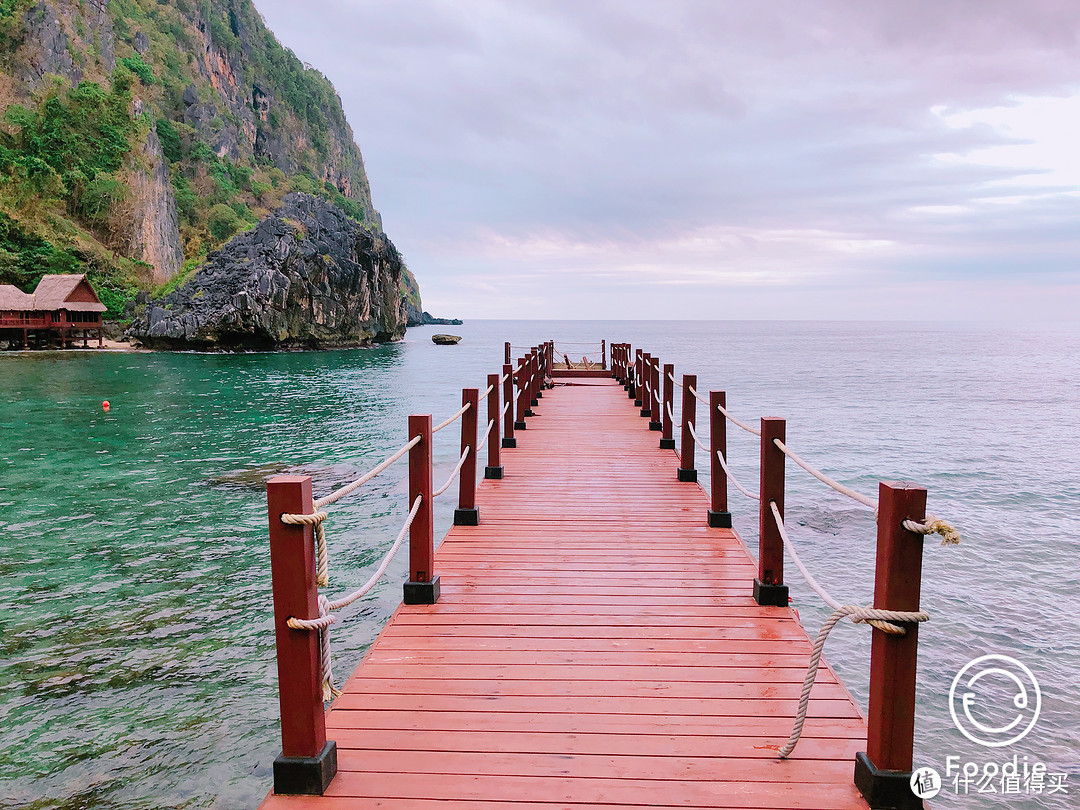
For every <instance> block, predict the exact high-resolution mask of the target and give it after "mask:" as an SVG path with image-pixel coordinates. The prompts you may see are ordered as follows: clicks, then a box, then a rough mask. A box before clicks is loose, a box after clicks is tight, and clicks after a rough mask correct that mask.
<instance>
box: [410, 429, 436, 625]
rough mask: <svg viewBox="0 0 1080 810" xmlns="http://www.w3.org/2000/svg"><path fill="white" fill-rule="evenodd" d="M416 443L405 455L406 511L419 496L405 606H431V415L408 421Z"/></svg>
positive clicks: (433, 584) (433, 583) (433, 582)
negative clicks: (407, 463)
mask: <svg viewBox="0 0 1080 810" xmlns="http://www.w3.org/2000/svg"><path fill="white" fill-rule="evenodd" d="M414 436H419V437H420V441H419V442H418V443H417V444H416V446H415V447H413V448H412V450H410V451H409V508H410V509H411V508H412V505H413V503H415V502H416V498H417V496H420V499H421V500H420V509H419V510H418V511H417V513H416V517H415V518H413V522H412V526H411V527H410V528H409V581H408V582H406V583H405V600H404V601H405V604H406V605H433V604H435V603H436V602H438V601H439V578H438V577H437V576H433V574H434V573H435V534H434V531H435V523H434V518H433V514H432V506H433V504H434V500H435V499H434V498H433V497H432V495H431V493H432V490H433V489H434V487H433V486H432V484H431V414H429V413H426V414H422V415H418V414H413V415H412V416H410V417H409V440H410V441H411V440H412V439H413V437H414Z"/></svg>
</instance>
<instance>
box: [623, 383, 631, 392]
mask: <svg viewBox="0 0 1080 810" xmlns="http://www.w3.org/2000/svg"><path fill="white" fill-rule="evenodd" d="M622 390H623V391H629V390H630V383H623V384H622Z"/></svg>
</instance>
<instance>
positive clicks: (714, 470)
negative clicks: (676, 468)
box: [707, 391, 731, 529]
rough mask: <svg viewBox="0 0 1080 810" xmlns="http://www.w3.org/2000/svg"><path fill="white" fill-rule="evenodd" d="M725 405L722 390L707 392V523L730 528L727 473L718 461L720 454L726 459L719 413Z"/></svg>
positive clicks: (724, 423) (724, 432) (723, 419)
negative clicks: (709, 482)
mask: <svg viewBox="0 0 1080 810" xmlns="http://www.w3.org/2000/svg"><path fill="white" fill-rule="evenodd" d="M718 406H722V407H724V408H726V407H727V398H726V397H725V395H724V392H723V391H710V392H709V465H710V466H709V480H710V481H711V482H712V483H711V486H710V490H711V491H710V493H709V514H708V517H707V523H708V525H709V526H711V527H713V528H714V529H730V528H731V512H729V511H728V503H727V473H725V472H724V467H723V465H722V464H721V463H720V457H719V456H718V455H717V454H718V453H719V454H722V455H723V456H724V461H727V418H726V417H725V416H724V415H723V414H722V413H720V407H718Z"/></svg>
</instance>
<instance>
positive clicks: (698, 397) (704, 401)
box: [686, 386, 709, 408]
mask: <svg viewBox="0 0 1080 810" xmlns="http://www.w3.org/2000/svg"><path fill="white" fill-rule="evenodd" d="M686 390H687V391H689V392H690V393H691V394H693V395H694V399H696V400H697V401H698V402H700V403H702V404H703V405H704V406H705V407H706V408H708V407H709V400H707V399H705V397H703V396H702V395H701V394H699V393H698V392H697V391H695V390H694V388H693V386H687V389H686Z"/></svg>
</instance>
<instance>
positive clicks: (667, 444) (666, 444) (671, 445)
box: [660, 439, 675, 450]
mask: <svg viewBox="0 0 1080 810" xmlns="http://www.w3.org/2000/svg"><path fill="white" fill-rule="evenodd" d="M660 449H661V450H674V449H675V440H674V439H661V440H660Z"/></svg>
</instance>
